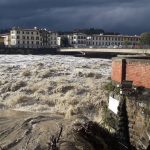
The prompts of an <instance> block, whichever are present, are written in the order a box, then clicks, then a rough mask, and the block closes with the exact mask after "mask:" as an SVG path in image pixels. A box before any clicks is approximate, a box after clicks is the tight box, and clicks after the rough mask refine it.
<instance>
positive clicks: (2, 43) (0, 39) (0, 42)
mask: <svg viewBox="0 0 150 150" xmlns="http://www.w3.org/2000/svg"><path fill="white" fill-rule="evenodd" d="M0 46H4V37H1V36H0Z"/></svg>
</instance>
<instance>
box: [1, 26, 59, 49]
mask: <svg viewBox="0 0 150 150" xmlns="http://www.w3.org/2000/svg"><path fill="white" fill-rule="evenodd" d="M0 41H1V42H0V43H1V45H2V43H3V45H4V46H5V47H14V48H51V47H58V46H59V45H60V38H59V37H58V33H56V32H51V31H48V30H46V29H38V28H36V27H35V28H33V29H22V28H12V29H11V30H10V32H9V33H7V34H3V35H1V38H0Z"/></svg>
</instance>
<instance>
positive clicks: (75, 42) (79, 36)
mask: <svg viewBox="0 0 150 150" xmlns="http://www.w3.org/2000/svg"><path fill="white" fill-rule="evenodd" d="M68 40H69V45H70V46H73V47H76V48H78V47H79V48H83V47H86V46H87V35H86V34H83V33H73V34H70V35H68Z"/></svg>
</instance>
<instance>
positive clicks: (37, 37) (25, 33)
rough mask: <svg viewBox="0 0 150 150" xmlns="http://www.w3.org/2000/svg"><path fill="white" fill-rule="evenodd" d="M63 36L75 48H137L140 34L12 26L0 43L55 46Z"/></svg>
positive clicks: (27, 46) (7, 44)
mask: <svg viewBox="0 0 150 150" xmlns="http://www.w3.org/2000/svg"><path fill="white" fill-rule="evenodd" d="M61 37H66V38H67V39H68V47H74V48H87V47H88V48H122V47H125V46H127V45H128V47H130V48H136V46H137V45H138V44H139V41H140V36H128V35H103V34H93V35H87V34H84V33H70V34H67V35H62V36H60V35H59V34H58V33H57V32H52V31H48V30H46V29H38V28H36V27H35V28H33V29H23V28H12V29H11V30H10V32H9V33H7V34H4V35H1V36H0V45H4V46H5V47H16V48H51V47H52V48H55V47H60V46H61Z"/></svg>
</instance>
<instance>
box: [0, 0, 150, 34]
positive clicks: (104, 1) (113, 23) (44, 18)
mask: <svg viewBox="0 0 150 150" xmlns="http://www.w3.org/2000/svg"><path fill="white" fill-rule="evenodd" d="M13 26H20V27H30V28H31V27H34V26H37V27H43V28H48V29H51V30H65V31H67V30H72V29H77V28H90V27H93V28H102V29H104V30H105V31H114V32H120V33H124V34H140V33H142V32H146V31H150V0H0V28H7V27H13Z"/></svg>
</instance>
